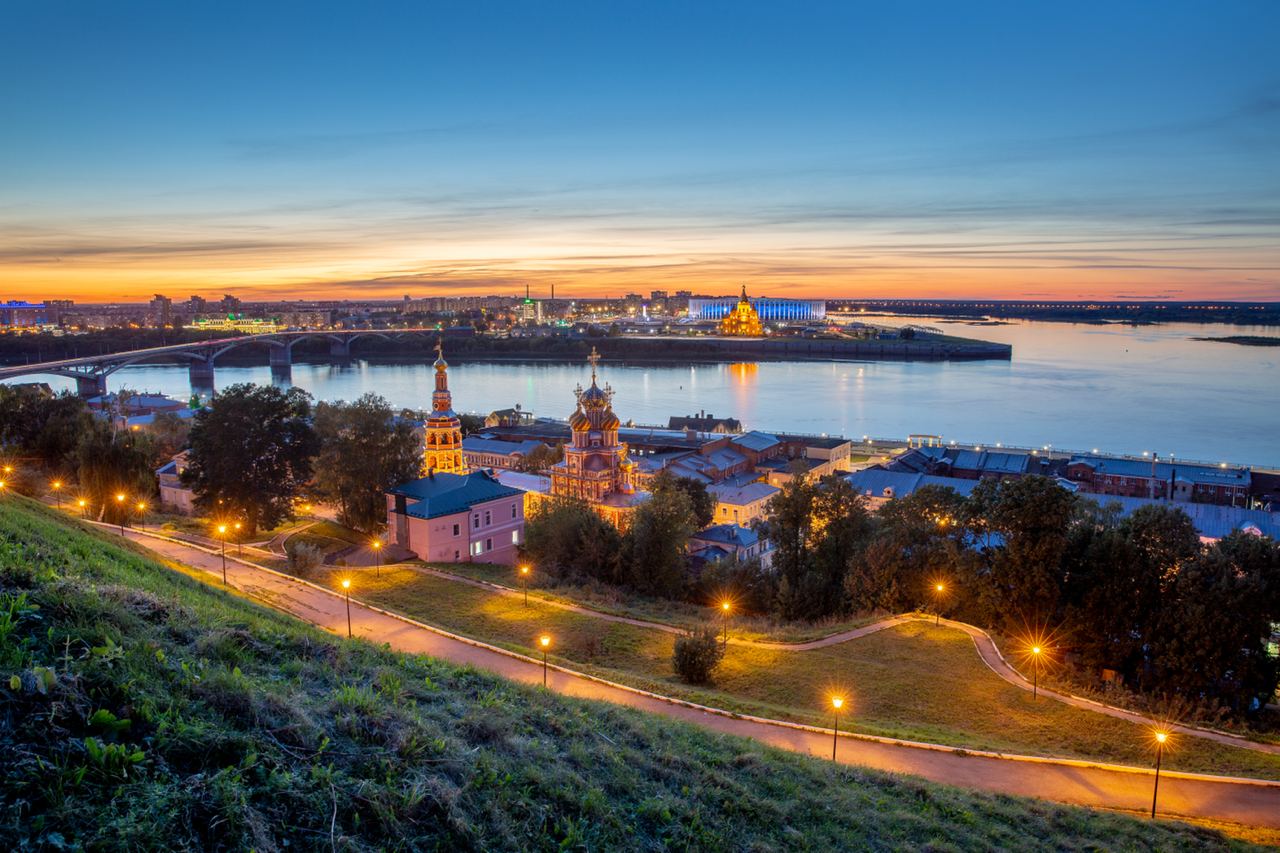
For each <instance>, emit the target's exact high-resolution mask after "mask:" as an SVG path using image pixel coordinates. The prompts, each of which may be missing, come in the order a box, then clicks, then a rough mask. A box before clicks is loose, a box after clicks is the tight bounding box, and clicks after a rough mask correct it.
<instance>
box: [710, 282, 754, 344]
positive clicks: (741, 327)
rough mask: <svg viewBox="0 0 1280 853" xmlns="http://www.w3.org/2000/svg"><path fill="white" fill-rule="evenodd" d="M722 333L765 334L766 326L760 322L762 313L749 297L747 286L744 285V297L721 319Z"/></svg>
mask: <svg viewBox="0 0 1280 853" xmlns="http://www.w3.org/2000/svg"><path fill="white" fill-rule="evenodd" d="M720 334H722V335H732V336H733V337H739V338H758V337H760V336H761V335H763V334H764V326H763V325H762V324H761V323H760V315H759V314H757V313H756V309H755V307H754V306H753V305H752V304H751V300H750V299H748V298H747V286H746V285H745V284H744V285H743V286H742V297H741V298H740V299H739V300H738V304H737V305H735V306H733V310H732V311H730V312H729V313H728V314H726V315H725V316H724V319H723V320H721V321H720Z"/></svg>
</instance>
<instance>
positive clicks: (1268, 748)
mask: <svg viewBox="0 0 1280 853" xmlns="http://www.w3.org/2000/svg"><path fill="white" fill-rule="evenodd" d="M400 568H409V569H412V570H414V571H418V572H421V573H422V574H425V575H431V576H432V577H437V578H441V579H442V580H447V581H452V582H454V583H460V584H464V585H466V586H473V587H478V588H480V589H483V590H486V591H488V592H493V593H497V594H500V595H509V596H521V595H523V594H524V593H523V591H522V590H518V589H514V588H512V587H508V586H503V585H502V584H496V583H492V582H490V581H485V580H479V579H477V578H469V577H466V576H464V575H459V574H454V573H451V572H446V571H441V570H439V569H432V568H428V567H425V566H419V565H415V564H405V565H402V566H400ZM537 600H538V603H539V604H542V605H545V606H547V607H556V608H559V609H561V610H568V611H572V612H574V613H581V614H583V615H586V616H591V617H592V618H595V619H599V620H601V621H604V622H619V623H622V624H625V625H635V626H637V627H639V628H648V629H650V630H654V631H665V632H667V633H671V634H682V633H684V630H683V629H681V628H678V627H676V626H674V625H668V624H665V623H663V622H651V621H649V620H646V619H637V618H635V617H631V616H617V615H614V614H612V613H603V612H601V611H599V610H592V609H591V608H589V607H583V606H582V605H578V604H573V603H570V602H566V601H560V600H557V599H552V598H546V597H544V596H538V599H537ZM915 621H925V622H933V621H935V619H934V617H932V616H924V615H920V614H915V613H903V614H900V615H898V616H890V617H887V618H885V619H881V620H879V621H877V622H872V623H870V624H867V625H862V626H859V627H857V628H850V629H848V630H845V631H840V632H838V633H835V634H828V635H827V636H825V637H819V638H818V639H816V640H807V641H804V642H798V643H785V642H776V641H770V640H750V639H744V638H741V637H730V639H729V643H730V644H731V645H736V646H750V647H753V648H759V649H774V650H780V651H788V652H805V651H809V650H810V649H821V648H825V647H827V646H834V645H837V644H839V643H847V642H849V641H850V640H856V639H858V638H860V637H866V636H868V635H870V634H875V633H877V632H879V631H883V630H885V629H887V628H893V627H895V626H897V625H902V624H903V623H906V622H915ZM941 622H945V623H946V625H947V627H949V628H954V629H956V630H957V631H963V632H964V633H966V634H968V635H969V637H970V639H972V640H973V645H974V647H975V648H976V649H977V651H978V657H979V658H980V659H981V660H982V662H983V663H984V664H986V665H987V668H988V669H990V670H991V671H992V672H994V673H995V674H996V675H998V676H1000V677H1001V678H1003V679H1004V680H1005V681H1007V682H1009V683H1010V684H1012V685H1013V686H1014V687H1017V688H1019V689H1022V690H1026V691H1027V692H1028V693H1030V692H1031V690H1032V689H1033V688H1032V684H1031V681H1030V680H1029V679H1027V678H1025V677H1024V676H1023V675H1022V673H1020V672H1018V670H1017V669H1015V668H1014V667H1013V666H1012V665H1011V664H1010V663H1009V662H1008V661H1007V660H1005V657H1004V655H1002V654H1001V653H1000V649H999V648H998V647H997V646H996V643H995V640H993V639H992V638H991V635H990V634H988V633H987V632H986V631H984V630H982V629H981V628H979V627H977V626H976V625H970V624H968V623H966V622H957V621H955V620H953V619H943V620H941ZM1038 692H1039V695H1041V696H1043V697H1045V698H1046V699H1052V700H1055V701H1058V702H1062V703H1063V704H1066V705H1071V706H1072V707H1074V708H1081V709H1083V710H1086V711H1092V712H1094V713H1097V714H1105V715H1107V716H1109V717H1115V718H1117V719H1120V720H1126V721H1128V722H1130V723H1136V724H1138V725H1144V726H1151V727H1153V728H1154V727H1160V728H1166V729H1169V730H1170V731H1173V732H1176V733H1178V734H1180V735H1185V736H1187V737H1197V738H1202V739H1204V740H1211V741H1215V742H1217V743H1221V744H1225V745H1227V746H1234V747H1238V748H1240V749H1247V750H1250V751H1252V752H1265V753H1268V754H1270V755H1280V744H1275V743H1262V742H1259V741H1252V740H1249V739H1247V738H1243V737H1240V736H1239V735H1233V734H1229V733H1226V732H1219V731H1213V730H1211V729H1202V728H1198V727H1195V726H1184V725H1178V724H1170V723H1167V722H1165V721H1162V720H1155V719H1153V718H1151V717H1147V716H1144V715H1143V714H1140V713H1137V712H1136V711H1128V710H1125V709H1124V708H1117V707H1115V706H1113V705H1104V704H1102V703H1101V702H1096V701H1094V700H1093V699H1086V698H1084V697H1082V696H1073V695H1071V694H1068V693H1061V692H1059V691H1057V690H1054V689H1052V688H1049V687H1044V686H1041V687H1040V688H1039V691H1038Z"/></svg>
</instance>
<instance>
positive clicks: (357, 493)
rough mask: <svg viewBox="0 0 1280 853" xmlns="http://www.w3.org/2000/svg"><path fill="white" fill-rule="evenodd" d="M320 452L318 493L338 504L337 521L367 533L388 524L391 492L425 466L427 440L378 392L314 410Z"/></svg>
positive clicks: (316, 482)
mask: <svg viewBox="0 0 1280 853" xmlns="http://www.w3.org/2000/svg"><path fill="white" fill-rule="evenodd" d="M315 432H316V439H317V441H318V442H319V454H318V455H317V457H316V461H315V483H314V492H315V496H316V497H317V498H319V499H320V500H323V501H326V502H328V503H331V504H333V505H334V506H336V507H337V508H338V520H339V521H340V522H342V523H343V524H345V525H347V526H349V527H354V528H355V529H357V530H361V531H364V532H366V533H373V532H376V531H378V530H380V529H381V528H382V527H383V525H385V524H386V518H387V507H386V492H387V490H388V489H390V488H391V487H392V486H395V485H398V484H399V483H403V482H405V481H406V480H411V479H413V478H415V477H417V476H418V475H419V472H420V470H421V468H422V442H421V441H420V440H419V438H418V435H417V434H416V433H415V432H414V430H413V426H412V425H411V424H410V423H409V422H408V421H406V420H404V419H402V418H398V417H396V415H395V412H394V410H393V409H392V408H391V404H390V403H388V402H387V401H386V400H385V399H383V398H382V397H380V396H378V395H377V394H372V393H371V394H365V395H364V396H362V397H360V398H359V399H358V400H356V401H355V402H353V403H345V402H342V401H338V402H336V403H320V404H318V405H317V406H316V410H315Z"/></svg>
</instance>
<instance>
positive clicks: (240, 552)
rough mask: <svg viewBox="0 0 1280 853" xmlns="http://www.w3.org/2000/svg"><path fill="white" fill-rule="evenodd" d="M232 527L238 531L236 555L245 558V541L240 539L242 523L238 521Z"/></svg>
mask: <svg viewBox="0 0 1280 853" xmlns="http://www.w3.org/2000/svg"><path fill="white" fill-rule="evenodd" d="M232 526H233V527H234V528H235V529H236V554H237V555H238V556H241V557H243V556H244V539H242V538H241V537H240V522H238V521H237V522H236V523H235V524H234V525H232Z"/></svg>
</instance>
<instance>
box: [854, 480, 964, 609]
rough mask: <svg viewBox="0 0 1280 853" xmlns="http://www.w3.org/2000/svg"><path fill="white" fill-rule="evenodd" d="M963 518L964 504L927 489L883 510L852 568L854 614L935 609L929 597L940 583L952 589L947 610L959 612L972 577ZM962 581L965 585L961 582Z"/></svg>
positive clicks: (941, 489)
mask: <svg viewBox="0 0 1280 853" xmlns="http://www.w3.org/2000/svg"><path fill="white" fill-rule="evenodd" d="M963 517H964V498H963V497H961V496H960V494H959V493H957V492H956V491H955V490H953V489H949V488H945V487H941V486H924V487H922V488H920V489H918V490H917V491H915V492H913V493H912V494H910V495H908V496H906V497H903V498H899V499H897V500H893V501H890V502H889V503H887V504H885V505H884V506H883V507H882V508H881V509H880V511H879V513H877V515H876V518H875V520H874V524H873V525H872V531H871V534H870V536H869V540H868V541H867V543H866V545H865V547H863V548H862V549H861V551H860V552H859V553H858V554H857V555H856V556H855V558H854V559H853V560H852V562H851V565H850V568H849V574H848V579H847V589H848V594H849V597H850V601H851V603H852V605H853V607H854V609H855V610H889V611H893V612H900V611H902V610H909V609H912V608H916V607H919V606H920V605H921V604H922V603H923V602H925V601H928V602H929V603H930V604H933V603H934V601H935V599H933V597H932V596H931V595H929V592H928V591H929V590H930V589H931V588H932V586H933V584H935V583H939V582H941V583H945V584H946V585H947V587H948V589H949V594H948V599H947V601H948V605H949V607H950V608H952V609H957V608H958V607H959V606H960V605H961V602H960V601H958V600H957V599H958V598H960V597H961V596H962V595H963V594H964V593H963V592H962V591H963V590H965V589H967V588H968V586H969V582H968V577H969V576H970V575H971V574H972V572H971V571H969V566H968V565H967V562H968V561H969V560H971V559H972V557H971V555H972V552H971V551H970V549H969V548H968V547H967V542H966V538H967V533H966V530H965V528H964V526H963V524H962V521H961V520H962V519H963ZM962 577H964V578H965V582H963V583H960V582H958V581H959V579H960V578H962Z"/></svg>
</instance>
